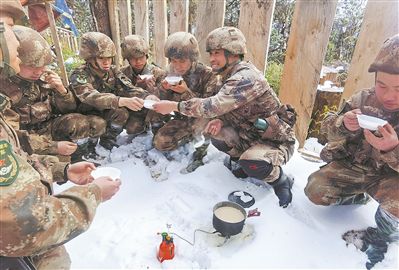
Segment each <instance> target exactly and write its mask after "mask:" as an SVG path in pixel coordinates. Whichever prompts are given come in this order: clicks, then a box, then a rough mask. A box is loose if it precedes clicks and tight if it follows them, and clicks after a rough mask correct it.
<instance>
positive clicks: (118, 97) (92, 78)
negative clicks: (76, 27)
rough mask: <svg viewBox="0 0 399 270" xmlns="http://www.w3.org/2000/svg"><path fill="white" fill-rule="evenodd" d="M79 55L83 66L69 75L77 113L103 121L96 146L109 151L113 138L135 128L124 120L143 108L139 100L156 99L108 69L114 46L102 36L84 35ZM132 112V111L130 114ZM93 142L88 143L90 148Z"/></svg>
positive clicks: (92, 33) (100, 34) (94, 142)
mask: <svg viewBox="0 0 399 270" xmlns="http://www.w3.org/2000/svg"><path fill="white" fill-rule="evenodd" d="M79 55H80V57H81V58H83V59H84V60H85V61H86V63H85V64H84V65H83V66H81V67H79V68H77V69H75V70H74V71H73V72H72V75H71V87H72V89H73V91H74V93H75V95H76V97H77V99H78V109H77V111H78V112H80V113H83V114H88V113H90V114H94V115H98V116H101V117H102V118H103V119H105V120H106V122H107V129H106V132H105V134H104V135H102V136H101V137H100V142H99V144H100V145H101V146H103V147H104V148H106V149H108V150H111V149H112V148H113V147H114V146H116V147H117V146H118V145H117V143H116V137H117V136H118V135H119V134H120V133H121V132H122V130H123V128H126V132H127V134H134V133H135V132H136V131H137V129H139V128H141V127H139V128H138V127H136V126H134V125H129V124H128V118H129V116H130V115H132V114H134V113H135V112H136V111H140V110H141V109H142V108H143V104H144V101H143V99H144V98H145V99H154V100H158V98H157V97H156V96H154V95H150V94H149V93H148V92H147V91H145V90H143V89H141V88H139V87H135V86H134V85H133V84H132V82H131V81H130V80H129V78H127V77H126V75H124V74H123V73H122V72H120V71H116V69H115V67H114V66H112V58H113V57H114V56H115V45H114V43H113V42H112V40H111V39H110V38H109V37H108V36H107V35H105V34H103V33H99V32H88V33H85V34H84V35H83V36H82V38H81V45H80V52H79ZM131 111H133V112H131ZM96 144H97V141H90V146H91V148H94V147H95V145H96Z"/></svg>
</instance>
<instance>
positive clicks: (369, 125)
mask: <svg viewBox="0 0 399 270" xmlns="http://www.w3.org/2000/svg"><path fill="white" fill-rule="evenodd" d="M357 121H358V122H359V126H360V127H361V128H364V129H369V130H377V129H378V127H379V126H385V125H386V124H387V123H388V122H387V121H385V120H383V119H380V118H377V117H374V116H369V115H365V114H358V115H357Z"/></svg>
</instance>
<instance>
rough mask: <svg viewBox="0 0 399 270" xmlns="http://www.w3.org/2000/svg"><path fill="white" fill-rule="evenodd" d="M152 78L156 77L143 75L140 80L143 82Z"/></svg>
mask: <svg viewBox="0 0 399 270" xmlns="http://www.w3.org/2000/svg"><path fill="white" fill-rule="evenodd" d="M152 77H154V75H152V74H142V75H139V78H140V79H141V80H148V79H152Z"/></svg>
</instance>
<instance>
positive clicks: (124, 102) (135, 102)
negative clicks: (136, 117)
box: [119, 97, 144, 111]
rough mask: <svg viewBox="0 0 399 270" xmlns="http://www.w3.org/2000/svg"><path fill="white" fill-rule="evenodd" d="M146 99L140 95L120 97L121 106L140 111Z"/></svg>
mask: <svg viewBox="0 0 399 270" xmlns="http://www.w3.org/2000/svg"><path fill="white" fill-rule="evenodd" d="M143 105H144V100H142V99H141V98H138V97H130V98H126V97H121V98H119V107H126V108H128V109H130V110H132V111H140V110H141V109H142V108H143Z"/></svg>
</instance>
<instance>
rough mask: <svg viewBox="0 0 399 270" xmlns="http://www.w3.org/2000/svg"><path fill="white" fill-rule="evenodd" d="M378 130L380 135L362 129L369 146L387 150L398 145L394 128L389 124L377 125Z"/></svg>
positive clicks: (398, 140) (398, 141)
mask: <svg viewBox="0 0 399 270" xmlns="http://www.w3.org/2000/svg"><path fill="white" fill-rule="evenodd" d="M378 131H379V132H380V133H381V135H382V137H377V136H375V135H374V134H373V133H372V132H371V131H370V130H368V129H365V130H364V137H365V139H366V141H367V142H368V143H369V144H371V146H373V147H374V148H376V149H378V150H380V151H384V152H388V151H391V150H392V149H394V148H395V147H397V146H398V145H399V139H398V134H396V132H395V129H394V128H393V127H392V126H391V125H390V124H386V125H385V126H383V127H381V126H379V127H378Z"/></svg>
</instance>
